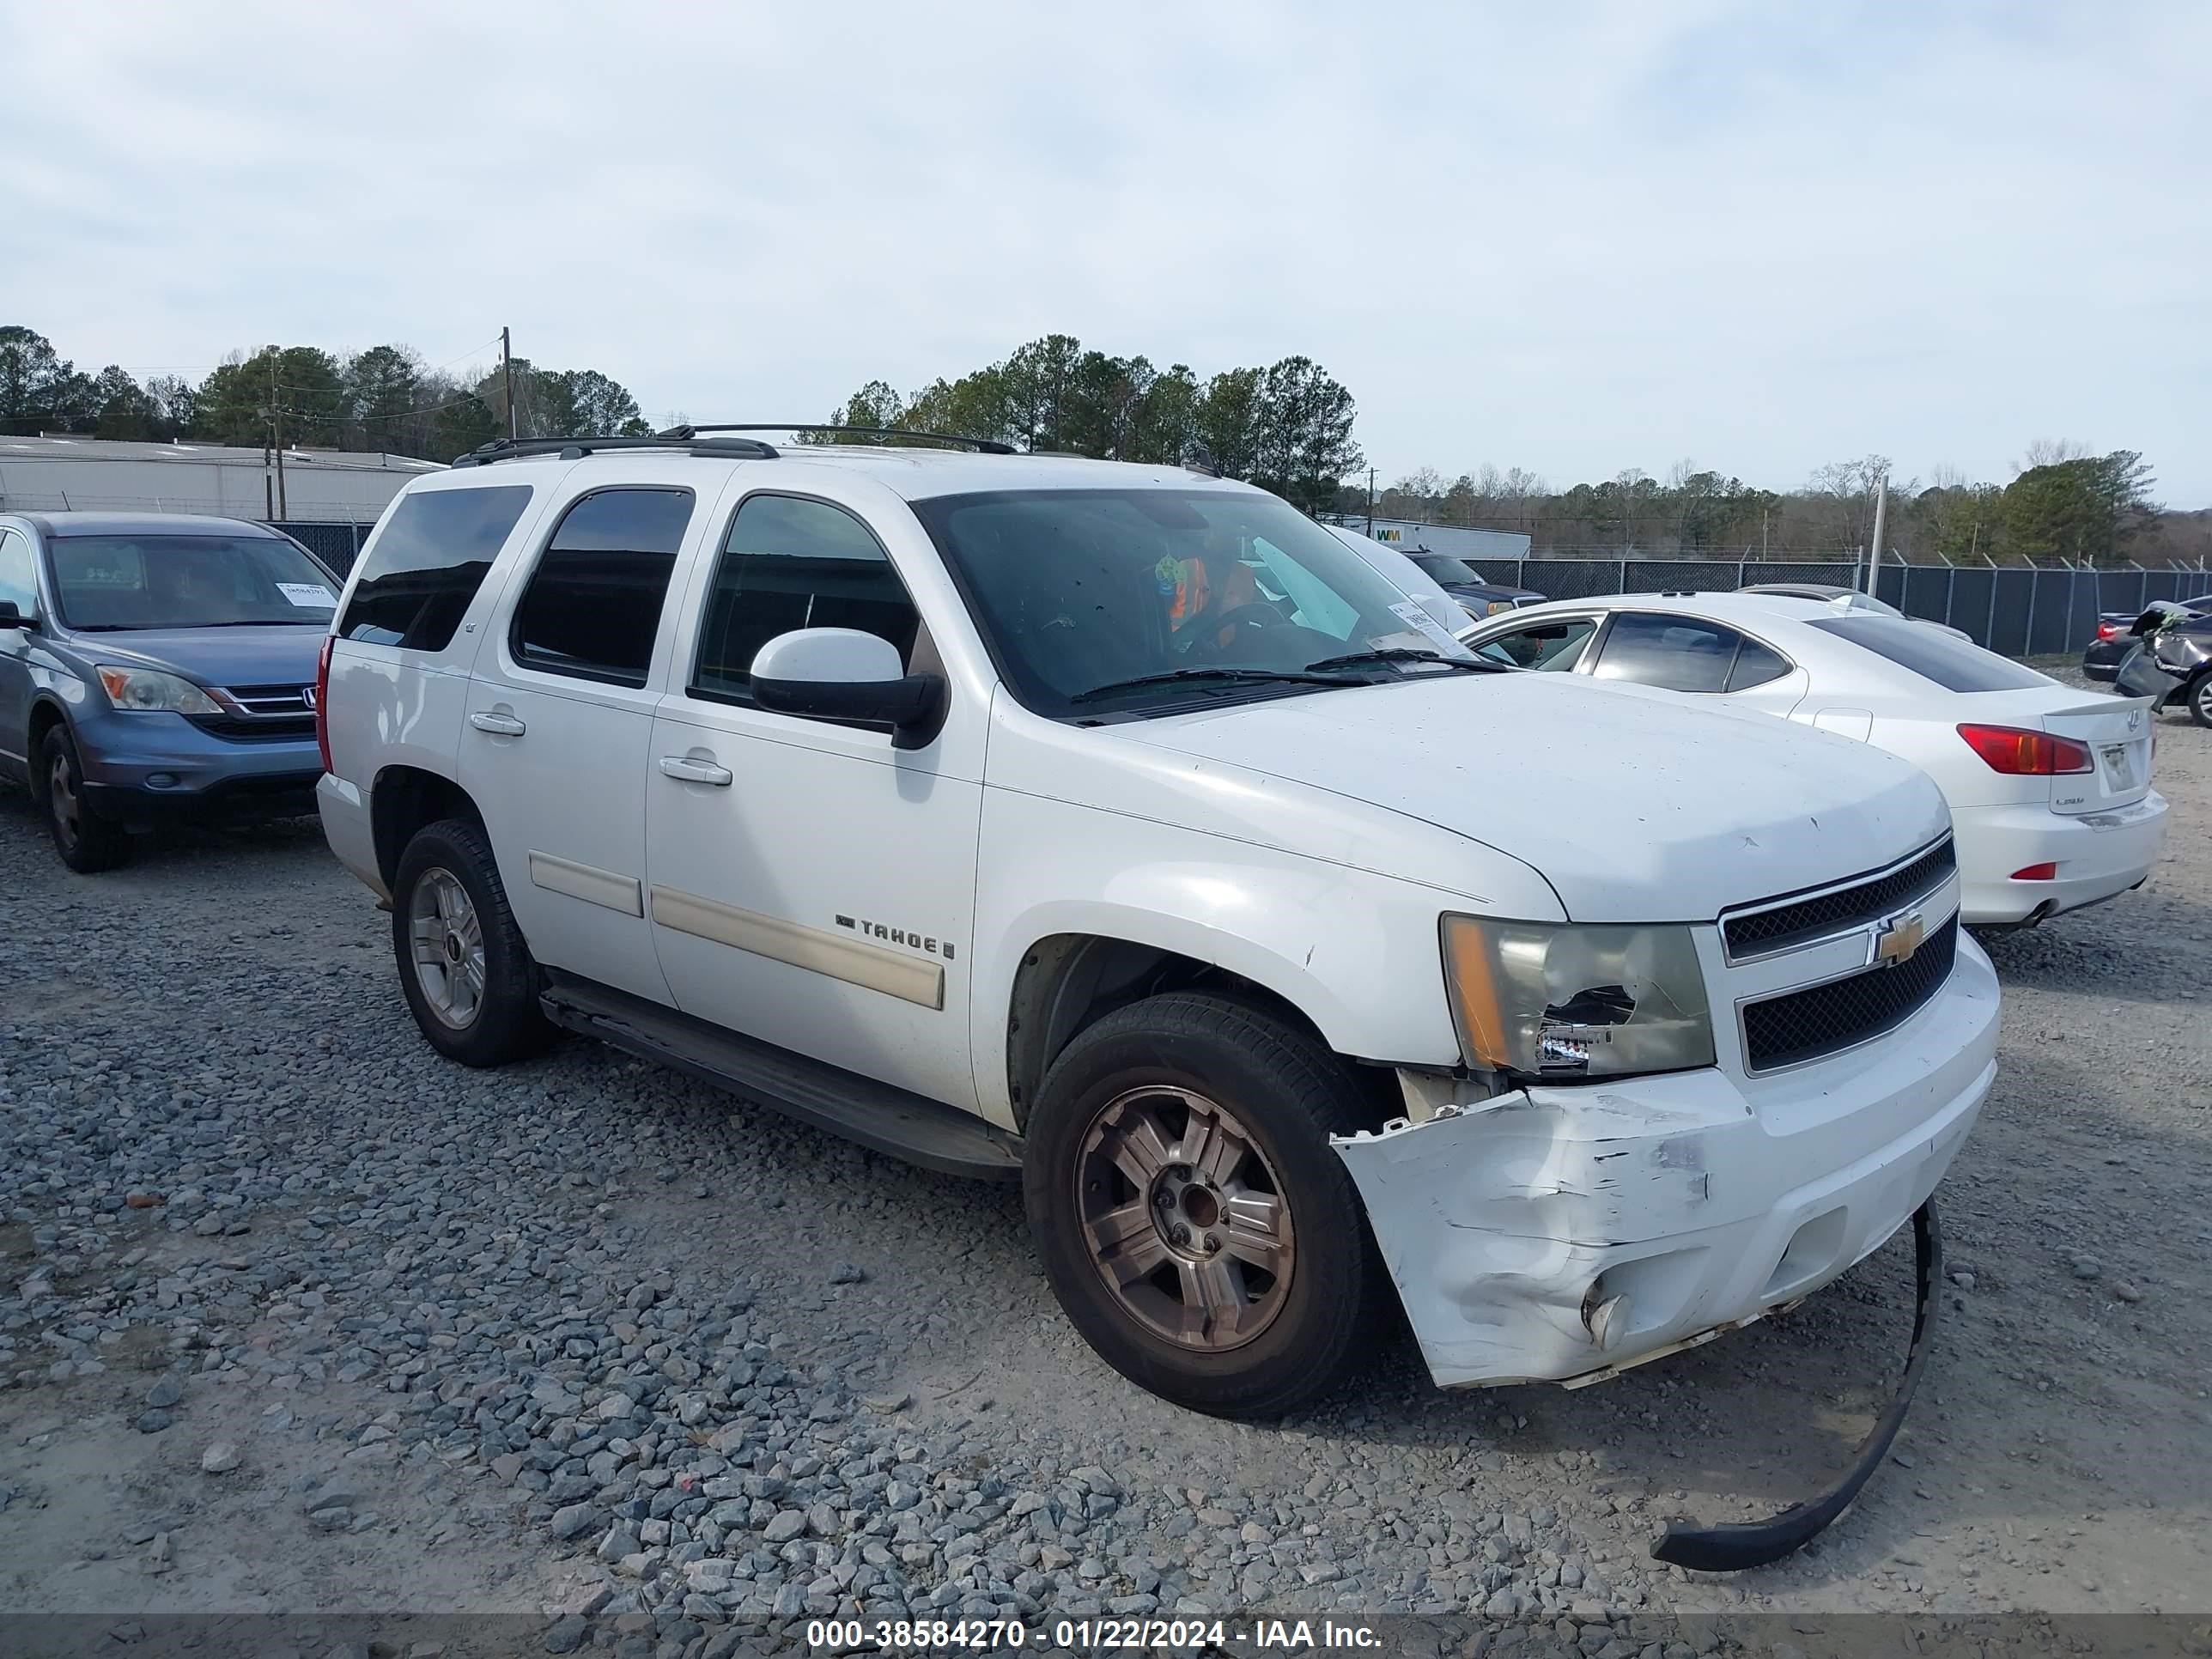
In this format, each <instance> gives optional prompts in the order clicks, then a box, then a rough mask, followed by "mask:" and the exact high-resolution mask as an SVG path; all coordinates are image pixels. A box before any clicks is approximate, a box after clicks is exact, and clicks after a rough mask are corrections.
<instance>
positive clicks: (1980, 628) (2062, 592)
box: [1465, 559, 2212, 657]
mask: <svg viewBox="0 0 2212 1659" xmlns="http://www.w3.org/2000/svg"><path fill="white" fill-rule="evenodd" d="M1465 562H1467V563H1468V564H1470V565H1472V566H1474V568H1475V569H1477V570H1478V571H1480V573H1481V574H1482V578H1483V580H1485V581H1490V582H1496V583H1498V584H1499V585H1500V586H1506V587H1523V588H1528V589H1530V590H1532V591H1534V592H1538V593H1541V594H1543V595H1544V596H1545V597H1546V598H1547V599H1596V598H1599V597H1600V596H1601V595H1605V594H1609V593H1665V592H1691V593H1732V592H1735V591H1736V590H1737V589H1738V588H1742V587H1751V586H1757V585H1759V584H1761V583H1765V582H1815V583H1820V584H1821V585H1824V586H1832V587H1850V588H1860V587H1863V586H1865V582H1866V567H1865V566H1864V565H1863V564H1861V563H1858V562H1855V561H1852V560H1849V559H1844V560H1838V561H1829V562H1809V561H1808V562H1784V561H1779V560H1774V561H1763V560H1756V559H1744V560H1736V559H1468V560H1467V561H1465ZM2208 594H2212V571H2205V570H2197V569H2191V568H2174V569H2169V570H2139V569H2128V570H2091V569H2083V568H2065V569H2057V570H2051V569H2043V568H2030V567H2028V566H2025V565H2019V566H2013V565H2008V566H2002V567H1991V566H1986V565H1984V566H1980V567H1969V566H1966V565H1948V564H1937V565H1917V564H1913V565H1906V564H1884V565H1882V566H1881V567H1880V568H1877V569H1876V571H1875V597H1876V598H1878V599H1882V600H1884V601H1886V602H1887V603H1888V604H1890V605H1895V606H1896V607H1897V608H1898V609H1899V611H1903V612H1905V615H1906V616H1908V617H1922V618H1923V619H1925V620H1927V621H1929V622H1939V623H1947V624H1948V625H1949V626H1950V627H1953V628H1956V629H1960V630H1961V631H1963V632H1964V633H1966V634H1967V635H1971V636H1972V639H1973V640H1974V641H1975V642H1976V643H1977V644H1979V645H1985V646H1987V647H1989V648H1990V650H1992V651H1996V652H2000V653H2003V654H2004V655H2006V656H2008V657H2043V656H2058V655H2063V654H2064V653H2069V652H2074V651H2079V650H2080V649H2081V647H2083V646H2084V645H2086V644H2087V643H2088V642H2089V641H2090V640H2091V639H2092V638H2093V637H2094V636H2095V635H2096V632H2097V618H2098V617H2100V616H2101V615H2103V614H2105V613H2106V612H2108V611H2109V612H2113V613H2117V614H2124V615H2126V616H2129V617H2133V616H2135V615H2136V614H2137V613H2139V612H2140V611H2142V609H2143V608H2144V607H2145V606H2146V605H2149V604H2150V603H2151V602H2152V601H2153V600H2154V599H2197V598H2201V597H2203V596H2205V595H2208Z"/></svg>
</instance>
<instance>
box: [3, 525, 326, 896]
mask: <svg viewBox="0 0 2212 1659" xmlns="http://www.w3.org/2000/svg"><path fill="white" fill-rule="evenodd" d="M340 586H342V584H341V583H340V582H339V580H338V579H337V577H336V576H335V575H333V574H331V572H330V571H329V570H327V569H325V568H324V567H323V566H322V565H320V564H319V563H318V562H316V561H315V559H314V558H313V556H312V555H310V554H309V553H308V552H307V550H306V549H305V548H303V547H301V545H300V544H298V543H297V542H295V541H294V540H293V539H292V538H290V537H289V536H284V535H280V534H279V533H277V532H276V531H273V530H270V529H268V528H266V527H265V526H261V525H257V524H248V523H246V522H244V521H242V520H235V519H211V518H200V517H197V516H193V515H189V514H185V513H0V772H4V773H7V774H9V775H14V776H15V777H18V778H21V779H23V780H24V781H27V783H28V784H29V785H30V788H31V796H32V799H33V801H35V802H36V803H37V805H38V807H39V810H40V812H41V814H42V815H43V816H44V817H45V818H46V829H47V832H48V834H50V835H51V836H52V838H53V843H54V850H55V851H56V852H57V853H58V854H60V855H61V858H62V861H63V862H64V864H66V865H68V866H69V867H70V869H72V870H76V871H81V872H88V873H89V872H93V871H98V870H106V869H112V867H113V866H116V865H118V864H120V863H121V862H123V860H125V858H127V857H128V856H129V854H130V835H131V832H132V831H134V830H140V829H149V828H152V827H154V826H155V825H156V824H158V823H162V822H164V821H167V820H171V819H174V818H176V817H234V816H240V815H244V816H267V817H282V816H288V815H289V814H293V813H305V812H312V811H314V787H315V782H316V780H317V779H318V778H319V777H320V776H321V775H322V770H323V765H322V757H321V751H320V750H319V747H318V745H317V744H316V740H315V673H316V667H317V663H318V659H319V656H320V654H321V648H322V642H323V635H325V633H327V632H328V631H329V629H330V623H331V612H332V611H333V610H334V609H335V608H336V606H337V592H338V589H339V587H340Z"/></svg>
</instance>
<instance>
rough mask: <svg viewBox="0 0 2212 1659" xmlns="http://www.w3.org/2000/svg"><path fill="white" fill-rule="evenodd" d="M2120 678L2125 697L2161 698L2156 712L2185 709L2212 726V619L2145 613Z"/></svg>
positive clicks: (2130, 639)
mask: <svg viewBox="0 0 2212 1659" xmlns="http://www.w3.org/2000/svg"><path fill="white" fill-rule="evenodd" d="M2115 678H2116V679H2117V680H2118V684H2117V685H2116V686H2115V687H2114V688H2113V689H2114V690H2117V691H2118V692H2119V693H2120V695H2121V696H2126V697H2155V698H2157V699H2158V701H2157V702H2154V703H2153V704H2152V705H2151V707H2153V708H2179V709H2184V710H2186V711H2187V713H2188V714H2189V717H2190V718H2191V720H2195V721H2196V722H2197V724H2198V725H2199V726H2212V614H2206V613H2203V612H2195V611H2191V612H2179V613H2176V612H2172V611H2169V612H2167V613H2166V614H2165V615H2161V614H2160V611H2159V610H2158V609H2157V608H2156V607H2154V608H2153V609H2151V610H2148V611H2144V612H2143V614H2142V616H2141V617H2138V618H2136V624H2135V629H2134V630H2133V631H2132V632H2130V635H2129V636H2128V654H2127V655H2126V656H2125V657H2124V658H2122V659H2120V666H2119V671H2118V674H2117V675H2116V676H2115Z"/></svg>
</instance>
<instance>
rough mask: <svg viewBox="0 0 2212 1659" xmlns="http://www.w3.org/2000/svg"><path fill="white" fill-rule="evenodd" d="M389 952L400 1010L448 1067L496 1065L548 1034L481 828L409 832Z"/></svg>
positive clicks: (395, 890) (528, 961)
mask: <svg viewBox="0 0 2212 1659" xmlns="http://www.w3.org/2000/svg"><path fill="white" fill-rule="evenodd" d="M392 954H393V956H394V957H395V958H396V959H397V961H398V968H399V985H400V988H401V990H402V992H403V993H404V994H405V996H406V999H407V1008H408V1012H410V1013H412V1014H413V1015H414V1016H415V1024H416V1025H417V1026H419V1027H420V1028H421V1030H422V1035H423V1036H425V1037H426V1038H428V1040H429V1043H430V1046H431V1047H432V1048H435V1049H436V1050H437V1051H438V1052H439V1053H440V1054H443V1055H445V1056H446V1058H447V1059H448V1060H459V1061H460V1063H461V1064H462V1065H464V1066H504V1065H506V1064H507V1062H508V1061H509V1060H522V1059H526V1058H527V1057H528V1056H529V1055H532V1054H537V1053H539V1052H540V1051H542V1050H543V1049H544V1048H545V1046H546V1045H547V1044H548V1043H550V1042H551V1041H552V1040H553V1036H554V1030H553V1026H552V1024H550V1022H549V1021H548V1020H547V1019H546V1018H545V1015H544V1011H543V1010H541V1009H540V1008H539V1006H538V964H537V963H536V962H534V961H533V960H532V957H531V955H530V947H529V945H527V944H526V943H525V942H524V939H523V937H522V929H521V928H520V927H519V926H517V925H516V922H515V920H514V913H513V911H512V910H510V909H509V908H507V889H506V887H505V886H504V885H503V884H501V881H500V878H499V866H498V864H497V863H496V862H495V860H494V859H493V857H492V853H491V848H490V847H489V845H487V844H486V842H485V841H484V837H483V830H482V829H479V828H478V827H477V825H475V824H473V823H468V822H467V821H465V820H464V819H460V818H446V819H442V820H441V821H440V822H439V823H433V824H431V825H429V826H428V828H426V829H419V830H417V831H416V833H415V837H414V839H413V840H412V841H410V842H408V843H407V850H406V851H405V852H404V853H402V854H400V855H399V870H398V875H397V877H396V878H394V880H393V882H392Z"/></svg>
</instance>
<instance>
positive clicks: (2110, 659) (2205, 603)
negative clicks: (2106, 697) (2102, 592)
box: [2081, 593, 2212, 680]
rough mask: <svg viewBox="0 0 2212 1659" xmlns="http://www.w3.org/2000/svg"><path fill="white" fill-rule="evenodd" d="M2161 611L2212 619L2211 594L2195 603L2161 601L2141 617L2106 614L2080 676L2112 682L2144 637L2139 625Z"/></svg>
mask: <svg viewBox="0 0 2212 1659" xmlns="http://www.w3.org/2000/svg"><path fill="white" fill-rule="evenodd" d="M2160 610H2166V611H2184V612H2186V613H2187V614H2188V615H2190V616H2192V617H2212V593H2200V594H2198V595H2197V597H2196V598H2195V599H2160V600H2158V601H2157V602H2156V603H2154V605H2151V606H2150V608H2149V610H2147V611H2144V612H2143V613H2142V616H2140V617H2139V616H2137V615H2136V613H2135V612H2134V611H2106V612H2104V613H2103V614H2102V615H2101V616H2100V617H2098V618H2097V637H2096V638H2094V639H2093V640H2091V641H2089V643H2088V644H2087V646H2085V647H2082V650H2081V671H2082V673H2084V674H2085V675H2087V677H2088V678H2091V679H2093V680H2109V679H2111V678H2113V677H2114V676H2115V675H2117V674H2118V672H2119V671H2120V664H2121V663H2122V662H2124V660H2126V658H2127V654H2128V653H2129V652H2130V651H2132V650H2134V649H2135V647H2136V641H2137V640H2139V639H2141V638H2142V634H2141V633H2139V632H2138V631H2137V629H2138V625H2139V624H2140V623H2142V621H2143V620H2144V619H2145V618H2147V617H2149V616H2150V615H2151V614H2152V612H2154V611H2160Z"/></svg>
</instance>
